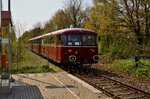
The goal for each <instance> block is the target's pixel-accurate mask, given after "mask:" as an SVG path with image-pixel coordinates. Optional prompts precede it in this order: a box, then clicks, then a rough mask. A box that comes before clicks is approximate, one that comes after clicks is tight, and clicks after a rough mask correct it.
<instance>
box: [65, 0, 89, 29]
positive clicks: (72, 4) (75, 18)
mask: <svg viewBox="0 0 150 99" xmlns="http://www.w3.org/2000/svg"><path fill="white" fill-rule="evenodd" d="M64 12H65V14H66V15H67V16H68V20H69V21H70V22H71V26H72V27H82V26H83V25H84V23H85V20H86V19H87V16H88V10H87V9H84V7H83V1H82V0H68V1H67V2H66V3H65V7H64Z"/></svg>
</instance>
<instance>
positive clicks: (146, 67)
mask: <svg viewBox="0 0 150 99" xmlns="http://www.w3.org/2000/svg"><path fill="white" fill-rule="evenodd" d="M137 65H138V66H136V63H135V61H134V60H116V61H114V62H112V64H110V65H108V66H109V67H110V68H116V69H118V70H120V71H122V72H126V73H128V74H130V75H136V76H138V77H144V78H146V79H150V60H140V61H139V62H137Z"/></svg>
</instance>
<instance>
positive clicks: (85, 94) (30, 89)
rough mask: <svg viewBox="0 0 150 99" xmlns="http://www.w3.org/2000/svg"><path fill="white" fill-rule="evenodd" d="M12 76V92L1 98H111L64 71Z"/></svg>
mask: <svg viewBox="0 0 150 99" xmlns="http://www.w3.org/2000/svg"><path fill="white" fill-rule="evenodd" d="M12 76H13V77H14V79H15V82H14V83H11V87H12V88H11V89H12V93H11V94H10V95H1V99H111V98H109V97H108V96H106V95H105V94H103V93H102V92H101V91H99V90H97V89H95V88H93V87H92V86H90V85H88V84H87V83H85V82H84V81H81V80H80V79H78V78H77V77H74V76H72V75H70V74H68V73H66V72H64V71H62V72H58V73H34V74H15V75H12Z"/></svg>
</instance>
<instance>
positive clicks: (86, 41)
mask: <svg viewBox="0 0 150 99" xmlns="http://www.w3.org/2000/svg"><path fill="white" fill-rule="evenodd" d="M82 44H83V45H84V46H94V45H96V43H95V36H94V35H82Z"/></svg>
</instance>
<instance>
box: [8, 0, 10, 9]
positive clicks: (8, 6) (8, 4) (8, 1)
mask: <svg viewBox="0 0 150 99" xmlns="http://www.w3.org/2000/svg"><path fill="white" fill-rule="evenodd" d="M8 11H10V0H8Z"/></svg>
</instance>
